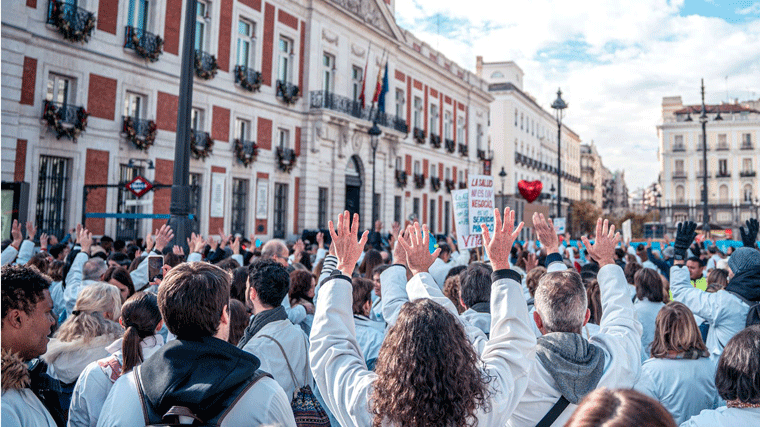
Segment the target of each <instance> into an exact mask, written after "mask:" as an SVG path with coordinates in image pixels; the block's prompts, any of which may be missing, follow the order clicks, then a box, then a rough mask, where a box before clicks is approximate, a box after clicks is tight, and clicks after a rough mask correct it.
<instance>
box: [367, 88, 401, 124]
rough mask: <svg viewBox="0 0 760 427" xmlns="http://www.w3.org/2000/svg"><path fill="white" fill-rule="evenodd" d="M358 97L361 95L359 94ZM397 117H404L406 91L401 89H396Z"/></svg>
mask: <svg viewBox="0 0 760 427" xmlns="http://www.w3.org/2000/svg"><path fill="white" fill-rule="evenodd" d="M359 90H361V86H360V89H359ZM356 99H359V97H358V96H357V98H356ZM396 117H404V91H403V90H401V89H396Z"/></svg>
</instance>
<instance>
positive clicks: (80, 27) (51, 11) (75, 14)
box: [47, 0, 95, 43]
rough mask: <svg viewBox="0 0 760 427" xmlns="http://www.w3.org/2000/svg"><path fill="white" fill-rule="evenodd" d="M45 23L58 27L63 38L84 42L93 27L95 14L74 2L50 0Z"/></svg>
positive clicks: (88, 37)
mask: <svg viewBox="0 0 760 427" xmlns="http://www.w3.org/2000/svg"><path fill="white" fill-rule="evenodd" d="M47 23H48V24H51V25H54V26H55V27H56V28H58V31H59V32H60V33H61V34H62V35H63V38H64V39H66V40H69V41H72V42H83V43H86V42H87V41H89V40H90V36H91V35H92V31H93V30H94V29H95V15H93V14H92V12H90V11H88V10H85V9H82V8H81V7H77V5H76V4H75V3H74V4H72V3H66V2H64V1H61V0H50V2H49V3H48V13H47Z"/></svg>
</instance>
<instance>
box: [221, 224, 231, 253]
mask: <svg viewBox="0 0 760 427" xmlns="http://www.w3.org/2000/svg"><path fill="white" fill-rule="evenodd" d="M231 238H232V235H227V234H224V230H223V229H221V228H220V229H219V248H220V249H224V248H226V247H227V244H228V243H229V242H230V239H231Z"/></svg>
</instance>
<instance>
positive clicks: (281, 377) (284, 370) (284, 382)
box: [243, 319, 312, 398]
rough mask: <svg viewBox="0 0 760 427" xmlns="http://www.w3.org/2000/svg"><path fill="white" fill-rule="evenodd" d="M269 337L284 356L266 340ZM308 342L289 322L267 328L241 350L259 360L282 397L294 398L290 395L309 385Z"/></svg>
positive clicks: (281, 321)
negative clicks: (283, 391) (283, 394)
mask: <svg viewBox="0 0 760 427" xmlns="http://www.w3.org/2000/svg"><path fill="white" fill-rule="evenodd" d="M263 335H269V336H270V337H272V338H274V339H276V340H277V342H279V343H280V345H281V346H282V348H283V349H284V350H285V356H283V354H282V352H281V351H280V348H279V347H278V346H277V344H275V342H274V341H272V340H270V339H269V338H265V337H264V336H263ZM307 344H308V339H307V337H306V334H305V333H304V332H303V330H302V329H301V327H300V326H297V325H294V324H293V323H291V322H290V320H287V319H286V320H278V321H275V322H272V323H269V324H267V325H266V326H264V327H263V328H261V330H260V331H258V332H257V333H256V335H254V336H253V338H251V339H250V340H249V341H248V342H247V343H246V344H245V347H243V350H245V351H247V352H249V353H251V354H253V355H254V356H256V357H258V358H259V360H260V361H261V367H260V369H261V370H262V371H265V372H268V373H270V374H271V375H272V377H273V378H274V380H275V381H277V383H278V384H279V385H280V387H282V389H283V390H285V395H286V396H288V397H289V398H292V397H293V393H294V392H295V391H297V390H299V389H300V388H301V387H303V386H305V385H309V386H311V385H312V378H311V373H310V372H309V353H308V352H309V349H308V348H307ZM285 357H287V358H288V362H290V366H291V367H292V368H293V374H295V377H296V380H297V382H298V383H297V384H294V383H293V378H292V377H291V375H290V371H289V370H288V365H287V363H285Z"/></svg>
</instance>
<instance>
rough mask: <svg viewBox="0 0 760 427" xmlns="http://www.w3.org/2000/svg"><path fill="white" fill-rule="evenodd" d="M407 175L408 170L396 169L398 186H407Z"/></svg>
mask: <svg viewBox="0 0 760 427" xmlns="http://www.w3.org/2000/svg"><path fill="white" fill-rule="evenodd" d="M406 182H407V176H406V171H403V170H398V169H396V187H398V188H404V187H406Z"/></svg>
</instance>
